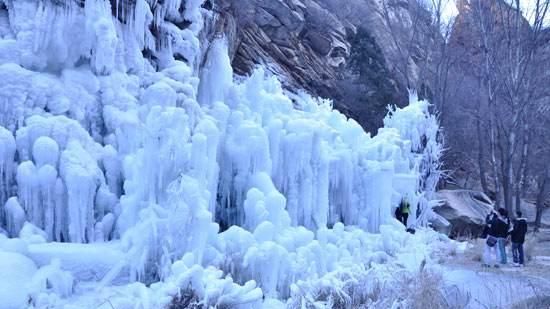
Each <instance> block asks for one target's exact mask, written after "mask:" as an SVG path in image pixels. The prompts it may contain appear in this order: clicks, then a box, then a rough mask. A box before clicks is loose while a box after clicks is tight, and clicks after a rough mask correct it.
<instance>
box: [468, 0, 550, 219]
mask: <svg viewBox="0 0 550 309" xmlns="http://www.w3.org/2000/svg"><path fill="white" fill-rule="evenodd" d="M470 6H471V9H472V10H473V12H474V14H473V16H474V18H475V19H476V21H475V24H476V26H477V27H476V29H475V31H476V34H477V38H478V43H479V48H480V49H481V52H482V62H483V64H482V66H483V68H484V69H483V70H482V76H481V78H482V80H483V86H484V89H485V91H486V98H487V110H481V109H480V112H483V113H485V112H486V113H487V116H488V117H486V118H487V120H486V121H487V123H486V126H487V128H488V142H489V152H490V154H489V156H490V162H491V166H492V177H493V181H494V190H495V199H496V205H497V206H504V207H506V209H507V210H508V211H509V212H512V211H513V209H514V202H515V204H516V207H519V205H520V196H521V195H522V194H523V191H524V190H525V186H524V185H523V183H524V179H525V177H526V173H527V171H528V165H527V163H528V159H529V147H530V144H531V139H530V136H529V132H530V130H531V128H530V123H529V119H530V117H528V115H527V114H528V113H529V110H530V109H532V108H533V107H534V105H533V102H534V101H535V99H536V98H537V96H539V95H540V92H541V91H540V90H541V88H543V87H542V86H541V84H540V80H542V78H541V77H542V74H544V72H543V70H541V67H540V63H538V62H537V59H539V55H540V53H541V52H542V47H543V40H542V39H543V35H542V33H543V30H544V23H543V21H544V19H545V17H546V14H547V12H548V8H549V6H550V1H549V0H537V1H536V3H535V6H534V8H533V11H534V19H533V23H532V25H529V23H528V21H527V20H526V19H525V17H524V16H523V15H522V11H521V7H522V1H521V0H514V1H512V3H511V4H509V3H506V2H505V1H494V2H493V1H484V0H471V1H470ZM481 116H482V115H480V117H481ZM514 195H516V199H515V201H514ZM501 198H502V201H501Z"/></svg>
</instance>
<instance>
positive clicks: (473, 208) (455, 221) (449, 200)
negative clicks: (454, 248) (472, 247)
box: [434, 190, 493, 237]
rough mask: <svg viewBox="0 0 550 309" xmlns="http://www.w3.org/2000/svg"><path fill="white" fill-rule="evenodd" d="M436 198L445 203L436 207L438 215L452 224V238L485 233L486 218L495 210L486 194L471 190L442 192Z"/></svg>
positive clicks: (450, 232)
mask: <svg viewBox="0 0 550 309" xmlns="http://www.w3.org/2000/svg"><path fill="white" fill-rule="evenodd" d="M436 198H437V199H440V200H442V201H443V203H441V204H440V205H439V206H437V207H435V208H434V210H435V212H436V213H438V214H439V215H441V216H442V217H444V218H445V219H447V221H449V222H450V223H451V226H450V229H449V230H448V231H445V232H447V233H448V234H449V235H451V236H454V237H456V236H478V235H480V234H481V232H482V231H483V227H484V225H485V217H486V216H487V214H488V213H489V212H490V211H491V209H492V208H493V205H492V202H491V200H490V199H489V197H487V196H486V195H485V194H483V193H482V192H479V191H471V190H441V191H438V192H437V194H436Z"/></svg>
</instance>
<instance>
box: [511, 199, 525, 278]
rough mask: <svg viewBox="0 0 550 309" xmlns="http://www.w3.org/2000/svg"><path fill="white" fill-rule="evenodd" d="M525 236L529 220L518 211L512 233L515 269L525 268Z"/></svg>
mask: <svg viewBox="0 0 550 309" xmlns="http://www.w3.org/2000/svg"><path fill="white" fill-rule="evenodd" d="M525 234H527V219H525V218H523V217H522V213H521V211H519V210H518V211H516V219H515V220H514V224H513V228H512V231H511V232H510V235H511V236H512V256H513V259H514V266H515V267H520V266H521V267H523V266H524V265H525V264H524V263H525V260H524V256H523V243H524V242H525Z"/></svg>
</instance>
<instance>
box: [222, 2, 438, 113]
mask: <svg viewBox="0 0 550 309" xmlns="http://www.w3.org/2000/svg"><path fill="white" fill-rule="evenodd" d="M387 3H388V7H387V11H386V12H385V11H384V9H383V8H382V7H381V4H380V1H375V0H349V1H339V0H224V1H221V0H218V1H214V2H213V4H214V5H213V6H214V11H215V12H217V14H218V16H219V17H218V21H217V24H218V25H217V26H216V28H217V31H218V33H220V32H223V33H224V34H225V35H226V37H227V38H228V41H229V45H230V53H231V58H232V64H233V68H234V70H235V73H237V74H239V75H247V74H249V73H250V72H251V71H252V70H253V69H254V67H255V66H257V65H258V64H261V65H264V66H265V67H267V68H268V69H269V70H270V71H272V72H273V73H275V74H276V75H277V76H278V77H279V78H280V79H281V80H282V82H283V84H284V85H285V86H286V87H287V88H289V89H293V90H295V89H305V90H307V91H308V92H309V93H312V94H313V95H317V96H321V97H326V98H330V99H333V101H334V103H335V107H336V108H338V109H340V110H341V111H342V112H344V113H345V114H347V115H348V116H350V117H353V118H355V119H356V120H358V121H359V122H360V123H362V122H364V121H363V120H364V118H369V117H372V115H368V116H365V115H364V114H365V113H364V110H366V109H368V108H369V106H367V104H365V101H362V102H355V101H354V99H355V98H353V96H351V97H352V98H350V95H353V93H352V92H356V91H355V90H353V89H349V88H346V87H345V85H346V84H353V83H357V81H356V80H354V79H355V76H354V74H353V73H352V72H350V68H349V67H348V60H349V56H350V49H351V43H350V38H351V37H352V36H353V35H354V34H355V33H356V31H357V29H358V28H359V27H362V28H366V29H367V30H368V31H369V32H370V33H371V35H372V36H373V37H374V38H375V39H376V42H377V44H378V45H379V47H380V50H381V51H382V53H383V55H381V56H382V58H385V59H386V60H387V61H386V65H387V70H385V71H387V72H390V73H389V74H390V75H391V76H388V77H386V78H385V79H384V80H387V81H389V82H390V83H392V87H394V88H395V89H396V91H395V92H396V93H399V96H396V97H395V98H392V102H384V105H385V104H389V103H394V104H395V103H402V102H405V101H406V98H407V97H408V94H407V91H406V86H407V84H411V86H413V87H414V86H417V85H418V88H420V85H419V84H420V81H419V74H420V73H419V72H420V68H419V67H420V66H421V64H420V63H419V62H420V61H419V59H423V58H425V57H424V56H425V55H424V53H425V48H424V47H423V46H424V45H426V44H424V43H421V41H425V40H426V38H427V37H428V36H427V35H425V34H426V27H425V25H426V24H427V23H426V20H422V22H419V21H418V20H416V19H418V18H424V19H425V18H426V17H427V18H428V23H429V16H425V14H424V15H422V16H420V17H419V15H414V17H413V13H412V12H411V8H410V6H409V0H392V1H388V2H387ZM384 12H385V13H387V14H386V15H384V14H383V13H384ZM415 14H416V13H415ZM385 16H386V17H385ZM390 24H391V27H390V26H389V25H390ZM416 26H419V27H420V26H422V27H424V28H422V27H420V28H419V30H415V31H417V32H418V33H419V34H421V35H417V36H416V37H418V40H417V39H415V41H414V42H413V46H411V48H410V49H411V53H410V55H408V56H407V57H406V58H407V59H402V58H403V55H402V54H400V50H399V48H397V46H396V45H395V44H394V42H395V39H397V40H400V41H403V42H409V41H411V40H410V39H409V37H410V31H412V30H411V29H412V28H414V27H416ZM421 28H422V29H421ZM422 33H424V34H422ZM394 36H395V37H394ZM427 45H429V44H427ZM403 63H404V64H403ZM403 66H405V67H406V69H404V70H402V67H403ZM400 70H401V71H406V72H407V73H408V74H407V78H406V77H405V76H404V75H403V74H401V73H399V72H400ZM367 87H369V88H371V89H367V90H366V91H364V93H361V96H362V97H364V96H371V95H373V97H376V95H374V94H373V93H374V92H376V91H378V89H376V85H367ZM367 103H368V100H367ZM384 113H385V110H383V111H381V115H380V120H381V119H382V117H383V115H384Z"/></svg>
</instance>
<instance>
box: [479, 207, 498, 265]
mask: <svg viewBox="0 0 550 309" xmlns="http://www.w3.org/2000/svg"><path fill="white" fill-rule="evenodd" d="M497 220H498V213H497V212H496V211H495V210H492V211H491V212H490V213H489V214H488V215H487V217H486V218H485V225H486V227H487V229H486V231H487V238H486V240H485V244H484V246H483V257H482V260H483V262H482V264H481V266H483V267H491V265H493V266H494V267H498V264H497V242H498V229H497Z"/></svg>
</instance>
